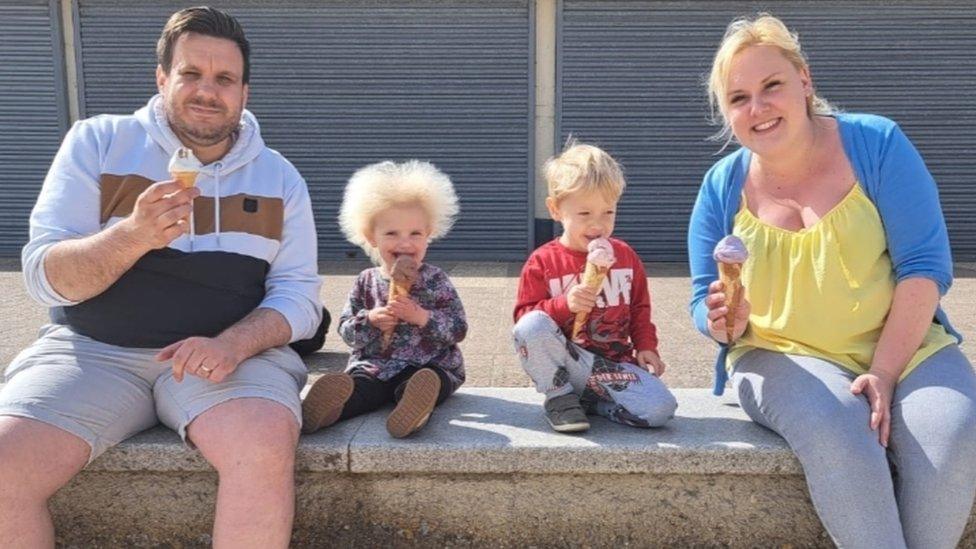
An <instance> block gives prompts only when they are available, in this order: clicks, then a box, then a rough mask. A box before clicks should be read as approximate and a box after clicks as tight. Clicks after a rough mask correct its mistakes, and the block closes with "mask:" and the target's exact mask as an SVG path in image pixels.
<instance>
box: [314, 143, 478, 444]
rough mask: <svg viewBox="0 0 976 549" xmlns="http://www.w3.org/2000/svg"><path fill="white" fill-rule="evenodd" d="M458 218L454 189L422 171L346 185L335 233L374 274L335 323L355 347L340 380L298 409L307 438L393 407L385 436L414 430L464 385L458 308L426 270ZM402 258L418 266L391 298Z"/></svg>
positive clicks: (398, 171)
mask: <svg viewBox="0 0 976 549" xmlns="http://www.w3.org/2000/svg"><path fill="white" fill-rule="evenodd" d="M457 213H458V203H457V196H456V195H455V193H454V188H453V186H452V185H451V180H450V179H449V178H448V177H447V175H445V174H444V173H443V172H441V171H440V170H438V169H437V168H435V167H434V166H433V165H432V164H430V163H428V162H418V161H416V160H412V161H409V162H405V163H402V164H396V163H393V162H381V163H379V164H372V165H370V166H366V167H365V168H362V169H360V170H359V171H357V172H356V173H355V174H353V176H352V178H351V179H350V180H349V184H348V185H346V192H345V196H344V197H343V201H342V209H341V211H340V213H339V225H340V226H341V227H342V231H343V233H344V234H345V235H346V238H347V239H349V241H350V242H352V243H353V244H356V245H358V246H360V247H361V248H363V250H364V251H366V253H367V254H368V255H369V257H370V258H371V259H372V260H373V262H374V263H376V264H377V265H379V266H378V267H373V268H371V269H367V270H365V271H363V272H362V273H360V274H359V278H357V279H356V284H355V285H354V286H353V288H352V291H351V292H350V293H349V301H348V302H347V303H346V306H345V309H344V310H343V312H342V315H341V316H340V317H339V335H340V336H342V339H343V340H344V341H345V342H346V344H348V345H349V346H350V347H351V348H352V352H351V353H350V357H349V365H348V367H347V368H346V371H345V373H341V374H340V373H329V374H324V375H323V376H322V377H320V378H319V379H318V380H316V381H315V383H314V384H313V385H312V387H311V388H310V389H309V391H308V395H307V396H306V397H305V401H304V402H303V404H302V416H303V420H302V423H303V426H302V430H303V431H304V432H306V433H312V432H315V431H317V430H319V429H321V428H322V427H327V426H329V425H332V424H333V423H335V422H337V421H340V420H343V419H347V418H350V417H354V416H358V415H360V414H363V413H366V412H371V411H373V410H376V409H377V408H380V407H381V406H383V405H385V404H387V403H390V402H395V403H396V408H394V410H393V412H391V413H390V416H389V418H388V419H387V422H386V428H387V430H388V431H389V432H390V434H391V435H392V436H394V437H397V438H401V437H405V436H408V435H410V434H411V433H414V432H416V431H418V430H419V429H420V428H422V427H423V426H424V425H426V423H427V420H428V419H429V418H430V414H431V412H432V411H433V409H434V406H436V405H438V404H440V403H441V402H444V400H445V399H446V398H447V397H448V396H450V395H451V393H453V392H454V391H455V390H456V389H457V388H458V387H459V386H460V385H461V384H462V383H464V364H463V361H462V358H461V350H460V349H458V346H457V344H458V342H460V341H461V340H462V339H464V336H465V334H466V333H467V329H468V326H467V322H466V320H465V317H464V308H463V307H462V305H461V300H460V299H459V298H458V295H457V292H456V291H455V289H454V286H453V285H452V284H451V281H450V280H449V279H448V278H447V274H446V273H445V272H444V271H442V270H440V269H439V268H437V267H435V266H433V265H430V264H428V263H424V262H423V260H424V256H425V255H426V253H427V246H428V244H430V242H431V241H432V240H435V239H437V238H440V237H442V236H444V235H445V234H447V232H448V231H449V230H450V228H451V225H452V224H453V223H454V218H455V217H456V216H457ZM399 258H409V259H403V260H401V263H403V262H409V260H410V259H412V260H413V261H414V262H415V265H417V266H418V269H417V276H416V280H414V281H412V284H411V283H410V282H407V283H406V285H404V283H403V281H399V283H398V286H400V287H402V288H405V291H404V292H401V293H399V294H398V295H396V296H395V297H394V298H392V299H390V295H391V294H390V278H391V273H392V271H393V266H394V263H396V261H397V259H399Z"/></svg>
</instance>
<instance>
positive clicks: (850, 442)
mask: <svg viewBox="0 0 976 549" xmlns="http://www.w3.org/2000/svg"><path fill="white" fill-rule="evenodd" d="M854 377H855V376H854V375H852V374H851V373H850V372H848V371H846V370H844V369H842V368H840V367H839V366H836V365H835V364H833V363H831V362H828V361H825V360H821V359H818V358H811V357H803V356H796V355H784V354H782V353H775V352H770V351H765V350H761V349H757V350H753V351H750V352H749V353H747V354H745V355H743V356H742V358H740V359H739V360H738V361H737V362H736V364H735V368H734V370H733V373H732V383H733V386H734V387H735V390H736V392H737V393H738V395H739V402H740V403H741V405H742V408H743V409H744V410H745V412H746V413H747V414H749V417H751V418H752V420H753V421H755V422H756V423H759V424H760V425H763V426H765V427H768V428H769V429H772V430H773V431H775V432H776V433H778V434H779V435H780V436H782V437H783V438H784V439H786V442H788V443H789V445H790V447H791V448H792V449H793V451H794V452H795V453H796V455H797V457H798V458H799V460H800V463H801V464H802V465H803V471H804V474H805V475H806V480H807V485H808V486H809V488H810V497H811V498H812V500H813V505H814V507H816V509H817V514H818V515H819V516H820V520H821V521H822V522H823V524H824V527H825V528H826V529H827V532H828V533H829V534H830V536H831V537H832V538H833V540H834V543H836V544H837V546H838V547H842V548H862V547H863V548H872V549H873V548H885V549H888V548H898V547H911V548H919V549H922V548H924V549H939V548H946V549H948V548H953V547H955V546H956V544H957V543H958V542H959V538H960V537H961V536H962V532H963V529H964V528H965V526H966V522H967V520H968V519H969V514H970V511H971V509H972V505H973V497H974V495H976V374H974V373H973V369H972V366H971V365H970V364H969V361H968V360H967V359H966V357H965V356H964V355H963V354H962V352H961V351H960V350H959V347H958V346H956V345H951V346H949V347H946V348H945V349H942V350H941V351H939V352H937V353H936V354H935V355H933V356H931V357H930V358H929V359H928V360H926V361H924V362H923V363H922V364H920V365H919V366H918V367H917V368H916V369H915V370H914V371H913V372H912V373H911V374H909V376H908V377H906V378H905V379H904V380H902V381H901V383H899V384H898V386H897V388H896V389H895V394H894V397H893V402H892V406H891V436H890V439H889V441H888V448H887V450H886V449H885V448H884V447H882V446H881V444H880V443H879V442H878V433H877V432H876V431H872V430H870V428H869V427H868V419H869V417H870V408H869V405H868V401H867V398H866V397H864V396H861V395H853V394H851V388H850V386H851V382H852V381H853V380H854Z"/></svg>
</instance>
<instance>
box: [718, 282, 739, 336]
mask: <svg viewBox="0 0 976 549" xmlns="http://www.w3.org/2000/svg"><path fill="white" fill-rule="evenodd" d="M718 277H719V279H720V280H721V281H722V284H723V285H725V302H726V304H727V305H728V307H729V312H728V313H726V314H725V338H726V342H728V343H732V334H733V332H734V331H735V312H736V310H738V308H739V305H740V304H741V303H742V264H741V263H719V264H718Z"/></svg>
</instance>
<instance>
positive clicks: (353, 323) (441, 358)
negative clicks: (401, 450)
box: [339, 263, 468, 389]
mask: <svg viewBox="0 0 976 549" xmlns="http://www.w3.org/2000/svg"><path fill="white" fill-rule="evenodd" d="M419 272H420V277H419V279H418V280H417V282H416V283H415V284H414V285H413V287H412V288H411V289H410V298H411V299H413V300H414V301H416V302H417V304H418V305H420V306H421V307H423V308H424V309H427V310H428V311H430V321H428V322H427V325H426V326H424V327H423V328H421V327H418V326H415V325H413V324H409V323H407V322H400V323H399V324H397V327H396V330H395V331H394V332H393V339H392V341H391V342H390V346H389V347H388V348H387V349H386V350H385V351H384V350H382V349H381V347H382V340H383V337H382V333H381V332H380V330H379V329H378V328H376V327H375V326H373V325H372V324H370V323H369V320H368V318H367V315H368V314H369V311H370V309H373V308H376V307H383V306H385V305H386V302H387V299H388V298H389V296H390V281H389V279H388V278H385V277H384V276H383V274H382V271H381V270H380V268H379V267H373V268H371V269H366V270H365V271H363V272H361V273H359V277H358V278H357V279H356V284H355V285H354V286H353V288H352V291H350V292H349V299H348V301H347V302H346V306H345V308H344V309H343V311H342V314H341V315H340V316H339V336H341V337H342V340H343V341H345V342H346V344H347V345H349V346H350V347H351V348H352V352H351V353H350V356H349V365H348V366H347V367H346V371H347V372H348V371H350V370H354V369H357V370H365V371H366V372H368V373H370V374H371V375H373V376H375V377H376V378H377V379H381V380H387V379H390V378H392V377H393V376H395V375H397V374H398V373H400V372H401V371H402V370H403V369H404V368H406V367H407V366H414V367H417V368H422V367H424V366H436V367H438V368H440V369H442V370H444V371H445V372H446V373H447V374H448V376H450V378H451V380H452V381H453V382H454V387H453V389H457V388H458V387H460V386H461V384H462V383H464V360H463V359H462V357H461V350H460V349H459V348H458V345H457V344H458V343H459V342H460V341H461V340H463V339H464V336H465V335H466V334H467V332H468V323H467V320H466V319H465V316H464V306H463V305H461V299H460V298H459V297H458V295H457V291H456V290H455V289H454V285H453V284H451V281H450V279H449V278H447V273H445V272H444V271H442V270H441V269H440V268H438V267H435V266H433V265H430V264H428V263H422V264H421V265H420V271H419Z"/></svg>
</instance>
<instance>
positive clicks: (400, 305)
mask: <svg viewBox="0 0 976 549" xmlns="http://www.w3.org/2000/svg"><path fill="white" fill-rule="evenodd" d="M386 308H387V309H388V310H389V311H390V314H392V315H393V316H395V317H397V318H398V319H400V320H402V321H404V322H409V323H410V324H414V325H416V326H420V327H421V328H423V327H424V326H426V325H427V322H428V321H429V320H430V311H428V310H427V309H424V308H423V307H421V306H420V305H418V304H417V302H416V301H414V300H412V299H410V297H409V296H400V295H398V296H396V297H395V298H393V301H391V302H389V303H387V305H386Z"/></svg>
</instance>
